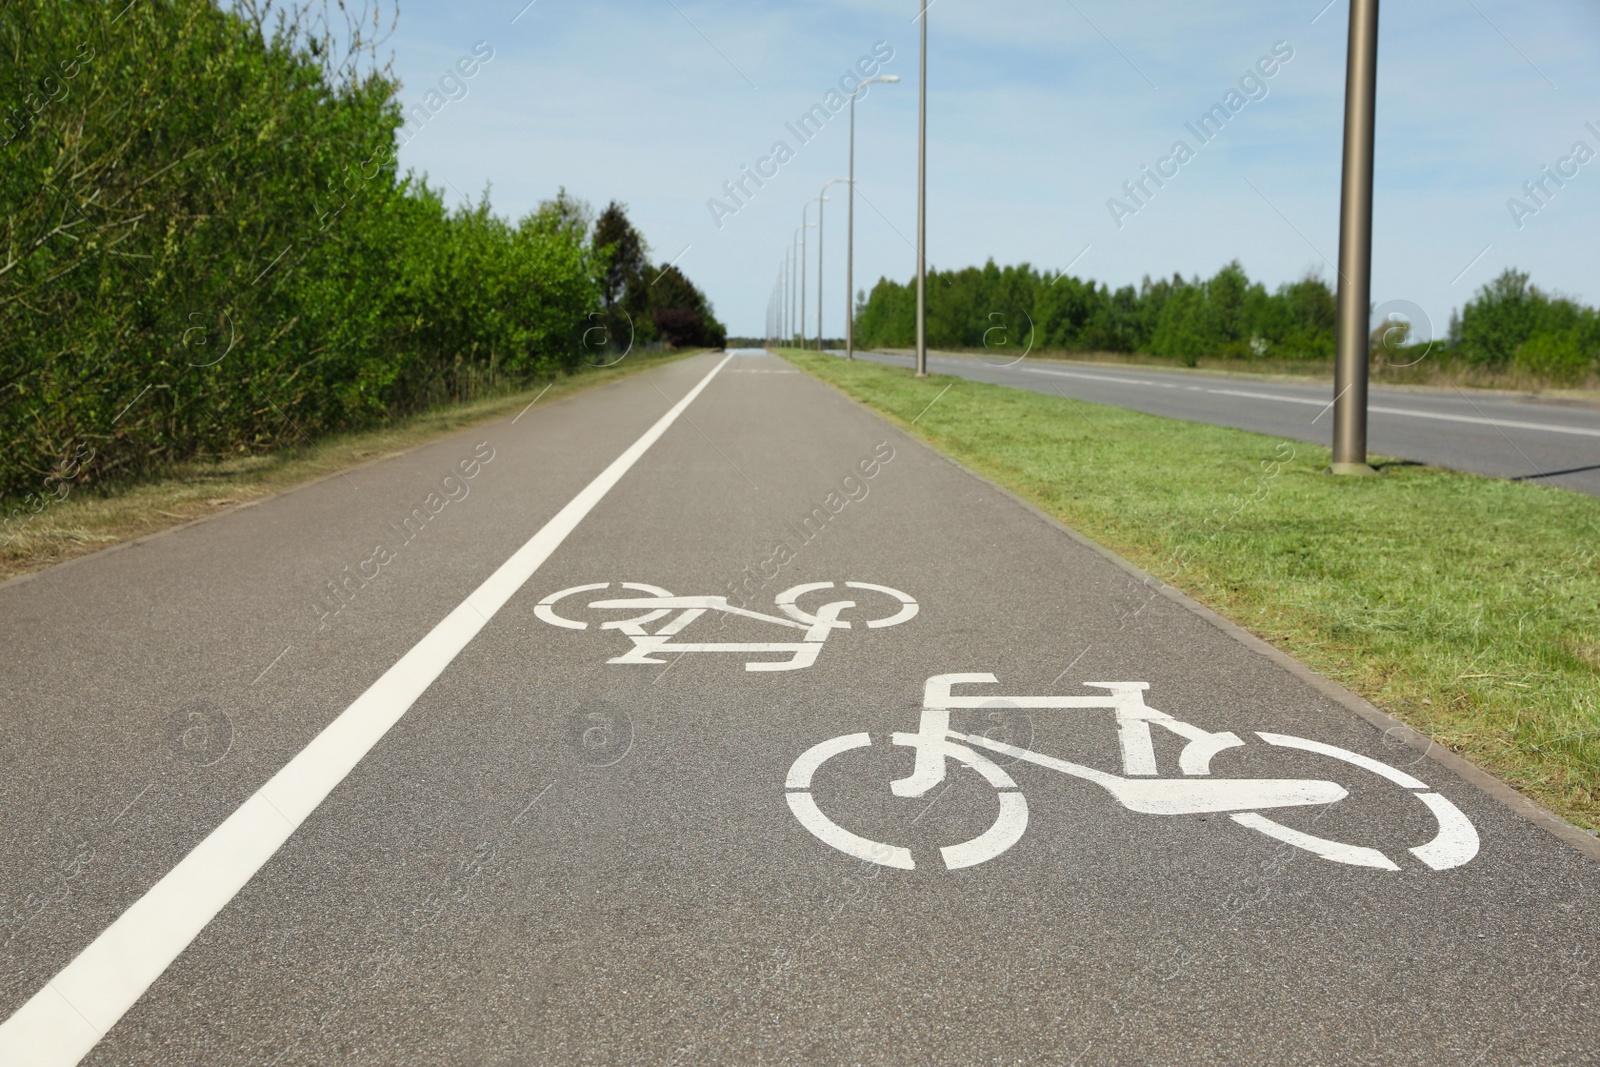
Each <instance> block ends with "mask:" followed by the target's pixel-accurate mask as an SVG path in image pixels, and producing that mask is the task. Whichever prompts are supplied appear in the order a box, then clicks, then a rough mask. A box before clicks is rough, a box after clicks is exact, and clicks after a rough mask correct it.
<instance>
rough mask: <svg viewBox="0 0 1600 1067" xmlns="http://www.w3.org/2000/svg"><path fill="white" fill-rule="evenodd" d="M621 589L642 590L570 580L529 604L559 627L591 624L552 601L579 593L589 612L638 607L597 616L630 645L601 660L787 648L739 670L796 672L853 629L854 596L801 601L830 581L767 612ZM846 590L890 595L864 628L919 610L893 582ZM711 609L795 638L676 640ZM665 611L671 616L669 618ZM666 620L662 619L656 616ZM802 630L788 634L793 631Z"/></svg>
mask: <svg viewBox="0 0 1600 1067" xmlns="http://www.w3.org/2000/svg"><path fill="white" fill-rule="evenodd" d="M616 584H617V585H618V586H619V587H620V588H622V589H631V590H636V591H637V592H640V593H645V594H648V595H646V596H623V597H604V596H601V597H598V598H597V597H596V594H599V593H600V592H601V591H602V590H608V589H610V588H611V586H612V583H610V582H591V583H589V584H588V585H575V586H572V587H570V588H567V589H560V590H557V591H556V592H554V593H551V594H549V595H548V596H546V597H545V598H544V599H542V600H540V601H539V603H538V604H537V605H535V607H534V609H533V613H534V615H535V617H537V618H538V619H539V620H540V621H542V622H546V623H549V624H550V625H551V626H558V627H560V628H562V629H565V630H588V629H590V625H589V623H587V622H585V621H583V620H581V619H573V618H569V617H567V616H565V615H562V614H560V612H558V611H557V609H556V606H557V605H558V604H559V603H560V602H561V601H563V600H565V599H567V598H568V597H575V596H578V595H579V594H583V593H587V594H590V595H589V596H588V597H585V598H583V599H585V600H587V601H588V604H587V606H588V608H589V610H590V611H597V612H607V611H637V612H639V613H640V614H637V615H633V616H631V617H628V618H621V619H612V620H609V621H605V622H601V623H600V624H599V626H598V629H600V630H607V631H615V632H617V633H619V634H622V635H623V636H625V637H627V638H628V640H629V641H631V642H632V643H633V647H632V648H631V649H629V650H628V651H627V652H625V653H623V654H622V655H620V656H612V657H611V658H609V659H607V660H606V662H607V663H614V664H640V663H653V664H657V665H659V664H662V663H668V662H671V661H670V660H667V659H662V658H660V657H661V656H663V655H669V654H671V655H683V654H685V653H689V652H703V653H713V652H722V653H734V654H743V655H746V656H768V655H776V656H782V655H785V654H787V655H788V657H789V658H788V659H776V660H773V659H750V660H747V661H746V662H745V665H744V669H745V670H747V671H752V672H761V671H794V670H804V669H805V668H807V667H810V666H812V665H813V664H814V663H816V661H817V656H818V655H819V654H820V653H821V651H822V646H823V644H824V643H825V642H826V641H827V640H828V638H829V636H830V635H832V634H833V632H834V631H835V630H849V629H852V622H851V620H850V619H847V618H843V617H841V616H842V613H844V612H845V611H849V610H851V609H855V608H856V607H857V604H856V602H855V601H854V600H833V601H829V602H827V603H824V604H821V605H819V606H818V607H817V609H816V610H815V611H810V612H808V611H806V610H805V609H804V608H802V607H801V606H800V604H799V600H800V598H801V597H803V596H807V595H809V594H812V593H817V592H820V591H822V590H824V589H833V588H836V585H835V583H833V582H806V583H804V584H802V585H796V586H793V587H791V588H789V589H785V590H784V591H783V592H781V593H779V594H777V596H776V597H774V598H773V603H774V606H775V607H776V608H777V609H778V611H780V612H782V614H781V615H769V614H767V613H765V612H761V611H753V610H751V609H750V608H747V607H745V606H743V605H734V604H730V603H729V602H728V598H727V597H725V596H674V595H673V594H672V593H669V592H668V591H667V590H665V589H662V588H661V587H660V586H655V585H647V584H644V583H641V582H619V583H616ZM843 588H844V589H860V590H863V591H865V592H869V593H874V594H877V595H879V596H884V597H888V598H890V599H891V600H894V601H895V602H896V605H897V606H896V608H895V610H894V612H893V613H892V614H890V615H887V616H885V617H883V618H876V619H874V618H867V619H864V620H858V621H864V622H865V623H866V628H867V629H869V630H872V629H882V628H885V627H889V626H899V625H900V624H901V623H904V622H909V621H910V620H911V619H913V618H915V617H916V615H917V612H918V611H919V610H920V605H918V604H917V602H916V600H915V599H913V598H912V597H911V596H909V595H908V594H906V593H902V592H901V591H900V590H898V589H891V588H890V587H889V586H886V585H875V584H873V583H871V582H844V583H843ZM711 613H716V614H718V615H721V616H734V617H736V618H742V619H750V620H754V621H756V622H761V623H765V624H767V625H770V626H776V627H779V628H781V629H782V630H785V631H789V632H790V633H791V635H792V636H793V637H796V638H798V640H789V641H715V642H706V641H676V640H674V638H676V637H677V636H678V635H679V634H680V633H682V632H683V631H685V630H687V629H689V627H690V626H691V625H692V624H693V623H694V622H695V621H696V620H697V619H699V618H701V617H702V616H704V615H708V614H711ZM669 616H670V618H669ZM663 619H665V620H666V621H665V622H661V620H663ZM653 623H660V625H659V626H657V627H656V628H655V629H654V631H653V632H652V631H650V630H646V629H645V627H647V626H650V625H651V624H653ZM796 630H798V631H800V632H799V633H798V634H793V631H796Z"/></svg>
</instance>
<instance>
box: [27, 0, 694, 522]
mask: <svg viewBox="0 0 1600 1067" xmlns="http://www.w3.org/2000/svg"><path fill="white" fill-rule="evenodd" d="M262 5H264V6H262ZM337 12H348V13H349V14H348V22H346V23H345V24H344V25H343V26H338V25H335V22H337V19H338V15H337V13H335V8H334V5H332V4H324V6H323V8H322V10H321V11H320V12H319V11H316V10H314V9H312V8H309V7H303V6H302V7H289V8H283V7H278V8H274V7H273V6H272V5H271V3H270V2H269V0H262V2H261V5H258V3H257V2H256V0H234V2H233V3H231V4H229V5H228V6H227V7H226V8H224V7H223V6H221V5H220V4H219V3H217V2H216V0H141V2H139V3H135V4H126V3H115V4H95V3H62V2H60V0H7V2H6V3H5V4H4V5H3V6H0V208H3V211H0V495H10V496H17V495H21V494H25V493H30V492H36V491H38V490H39V489H40V488H41V486H46V487H47V486H48V485H49V484H50V483H51V482H52V481H55V482H59V481H61V480H62V479H63V478H66V477H69V476H70V478H71V479H72V480H74V481H76V482H83V481H92V480H95V479H103V478H106V477H112V476H119V477H120V476H133V475H138V474H142V473H146V472H148V471H151V470H153V469H156V468H159V467H161V466H164V465H166V464H168V463H170V462H172V461H176V460H182V459H187V458H191V457H196V456H203V455H220V454H225V453H236V452H255V451H262V450H267V449H271V448H274V447H279V446H282V445H288V444H295V443H299V442H303V441H305V440H308V439H310V438H314V437H315V436H317V435H318V434H322V433H326V432H329V431H333V430H343V429H351V428H358V427H362V426H367V425H371V424H374V423H377V422H381V421H383V420H385V419H388V418H390V417H393V416H396V415H402V414H405V413H408V412H414V411H417V410H419V409H422V408H425V407H428V406H430V405H433V404H436V403H439V402H445V401H452V400H462V399H467V398H470V397H473V396H479V395H483V394H485V393H487V392H492V391H497V390H503V389H508V388H511V387H513V386H515V385H517V384H520V383H523V382H526V381H528V380H530V379H536V378H543V377H547V376H549V375H552V374H557V373H562V372H566V371H571V370H574V369H578V368H581V366H582V365H583V364H584V363H585V362H586V361H587V362H610V361H612V360H613V359H615V358H616V355H617V353H620V352H621V351H624V350H626V346H628V345H629V344H633V345H642V344H649V343H653V342H663V343H670V344H684V345H698V344H718V343H720V340H719V339H720V337H721V335H722V327H721V326H720V324H718V323H717V321H716V319H715V317H714V315H713V313H712V309H711V306H710V304H709V303H708V302H707V301H706V299H705V297H704V295H703V294H702V293H701V292H700V291H699V290H698V289H696V288H695V286H694V285H693V284H692V283H691V282H690V281H689V280H688V279H687V278H685V277H684V276H683V274H682V273H681V272H679V271H677V270H676V268H670V267H667V266H665V265H663V266H661V267H657V268H651V267H650V266H649V264H648V261H647V259H646V256H647V254H648V248H647V247H646V245H645V242H644V240H643V238H642V237H640V235H639V234H638V232H637V231H636V230H635V229H634V228H633V226H632V225H631V224H630V223H629V222H628V220H627V217H626V214H625V209H624V208H623V206H622V205H619V204H612V205H611V206H610V207H608V208H607V209H606V210H605V211H604V212H603V213H602V214H601V216H600V218H599V219H598V220H595V219H594V218H593V213H592V212H591V211H590V209H589V208H588V207H587V206H586V205H584V204H583V203H582V202H581V201H578V200H575V199H573V198H570V197H568V196H567V194H566V193H565V191H562V192H561V193H559V194H558V195H557V196H556V197H555V198H554V199H552V200H550V201H547V202H546V203H544V204H543V205H541V206H540V207H539V208H538V209H537V210H535V211H533V212H531V213H529V214H528V215H526V216H525V217H523V218H521V219H519V220H517V221H515V222H512V221H509V220H506V219H504V218H501V217H499V216H497V215H496V214H495V213H494V212H493V211H492V210H491V208H490V205H489V201H488V197H487V194H485V195H484V197H483V198H482V199H481V200H480V201H479V202H478V203H477V204H475V205H471V206H465V207H459V208H456V209H453V210H452V209H448V208H447V207H446V206H445V204H444V201H443V197H442V194H441V193H440V192H439V191H436V190H434V189H431V188H429V187H428V185H427V184H426V183H425V181H423V180H421V179H419V178H417V177H415V176H413V175H410V174H405V175H402V174H401V173H400V172H399V168H398V166H397V163H396V158H395V153H396V141H397V138H396V132H397V130H398V129H399V128H400V126H401V125H402V122H403V116H402V114H401V109H400V105H399V101H398V93H399V88H400V87H399V83H398V82H397V81H396V80H395V79H394V77H392V76H391V75H390V74H389V72H388V71H387V69H386V68H380V67H379V66H378V64H377V62H376V45H375V43H374V42H372V41H371V40H367V39H364V38H363V36H362V34H363V32H369V31H370V28H371V27H372V26H373V24H374V21H375V20H374V14H375V13H374V12H373V11H372V10H371V9H368V10H365V11H360V12H357V11H355V9H354V7H353V6H351V7H348V8H347V6H346V4H344V3H338V4H337ZM363 26H364V27H367V30H366V31H364V30H363V29H362V27H363Z"/></svg>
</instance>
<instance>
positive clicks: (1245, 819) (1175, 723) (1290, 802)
mask: <svg viewBox="0 0 1600 1067" xmlns="http://www.w3.org/2000/svg"><path fill="white" fill-rule="evenodd" d="M997 681H998V680H997V679H996V678H995V676H994V675H992V674H939V675H935V676H933V677H932V678H929V679H928V681H927V684H926V686H925V688H924V691H923V707H922V723H921V727H920V728H919V729H918V731H917V732H916V733H914V734H913V733H896V734H893V735H891V738H890V740H891V741H892V742H893V743H894V744H895V745H900V746H904V747H907V748H911V749H913V750H915V754H916V761H915V763H914V764H913V767H912V771H911V774H910V776H908V777H906V778H901V779H898V780H894V781H891V782H889V788H890V791H891V792H892V793H893V794H894V795H895V796H897V797H920V796H924V795H926V794H927V793H928V792H929V790H931V789H933V788H934V787H935V786H937V785H939V784H940V783H941V782H943V781H944V780H945V774H946V768H947V766H948V764H949V761H951V760H955V761H956V762H957V763H958V764H962V765H964V766H966V767H967V768H969V769H971V770H973V771H975V772H977V773H978V774H979V775H981V776H982V778H983V779H984V780H985V781H986V782H987V783H988V784H989V785H990V786H992V787H993V788H994V789H995V790H996V792H997V798H998V800H999V812H998V814H997V815H996V817H995V820H994V823H993V825H991V826H990V827H989V828H988V829H987V830H985V831H984V832H983V833H981V834H979V835H978V836H977V837H974V838H972V839H971V840H968V841H963V842H961V843H960V844H956V845H950V846H948V847H945V848H941V849H940V850H939V851H940V855H941V857H942V858H943V860H944V865H945V867H946V868H947V869H949V870H957V869H959V868H962V867H971V866H974V865H976V864H979V863H983V862H985V861H986V860H991V859H994V858H995V857H996V856H998V855H1000V854H1001V853H1003V852H1005V851H1006V850H1007V849H1009V848H1010V847H1011V846H1012V845H1015V844H1016V843H1017V841H1018V840H1019V839H1021V837H1022V834H1023V831H1025V830H1026V829H1027V828H1028V801H1027V799H1026V798H1025V797H1024V796H1023V795H1022V793H1021V791H1020V790H1019V788H1018V786H1017V783H1016V782H1015V781H1014V780H1013V779H1012V777H1011V776H1010V775H1009V774H1007V773H1006V771H1005V769H1004V768H1002V767H1000V766H999V765H998V764H996V763H995V762H994V760H992V759H991V758H989V757H987V756H984V755H981V754H980V753H978V752H977V751H975V750H974V748H973V747H972V746H977V747H981V748H986V749H988V750H990V751H992V752H997V753H1000V754H1001V755H1004V756H1008V757H1010V758H1011V759H1013V760H1016V761H1019V762H1026V763H1031V764H1034V765H1035V766H1039V767H1046V768H1049V769H1050V770H1053V771H1060V772H1061V773H1063V774H1069V775H1072V776H1074V777H1077V778H1083V779H1085V780H1087V781H1090V782H1093V783H1095V784H1096V785H1098V786H1100V787H1102V788H1103V789H1105V790H1106V791H1107V792H1109V793H1110V794H1111V795H1112V797H1114V798H1115V799H1116V800H1117V801H1118V802H1119V803H1121V804H1122V806H1123V807H1125V808H1127V809H1128V810H1129V811H1134V812H1139V813H1142V814H1146V815H1193V814H1200V813H1206V812H1227V813H1230V817H1231V818H1232V819H1233V821H1234V822H1236V823H1238V824H1239V825H1241V826H1245V827H1249V828H1250V829H1252V830H1258V831H1260V832H1261V833H1263V834H1266V835H1267V836H1268V837H1271V838H1275V839H1276V840H1278V841H1281V842H1283V843H1285V844H1288V845H1293V846H1294V847H1296V848H1302V849H1305V850H1306V851H1307V852H1311V853H1314V854H1315V855H1318V856H1321V857H1322V858H1323V859H1326V860H1331V861H1333V862H1334V863H1345V864H1351V865H1353V866H1357V867H1374V868H1378V869H1380V870H1387V871H1397V870H1399V869H1400V865H1399V864H1398V863H1396V862H1395V861H1394V860H1393V859H1391V858H1390V857H1389V856H1388V855H1386V854H1385V853H1384V852H1383V851H1381V850H1380V849H1377V848H1372V847H1368V846H1366V845H1360V844H1350V843H1347V842H1343V841H1334V840H1330V839H1328V838H1324V837H1316V836H1313V835H1312V834H1308V833H1305V832H1304V831H1301V830H1296V829H1294V828H1292V827H1289V826H1285V825H1284V824H1282V823H1280V822H1277V821H1275V820H1273V819H1270V818H1268V817H1267V816H1265V815H1263V814H1261V813H1262V812H1263V811H1269V810H1273V809H1277V808H1289V807H1305V806H1311V805H1319V804H1333V803H1336V802H1338V801H1340V800H1342V799H1344V798H1345V797H1346V796H1348V795H1349V792H1348V790H1346V789H1345V788H1344V787H1343V786H1341V785H1339V784H1338V783H1336V782H1331V781H1320V780H1315V779H1299V778H1210V777H1208V775H1209V774H1210V773H1211V759H1212V757H1213V756H1215V755H1216V754H1217V753H1219V752H1222V751H1224V750H1226V749H1230V748H1236V747H1238V746H1240V745H1243V744H1245V741H1243V740H1242V739H1240V738H1239V736H1238V735H1236V734H1233V733H1228V732H1221V733H1213V732H1211V731H1208V730H1203V729H1201V728H1200V727H1198V726H1193V725H1191V724H1189V723H1186V722H1180V721H1179V720H1177V719H1175V718H1173V717H1172V716H1171V715H1168V714H1167V713H1166V712H1163V711H1158V710H1156V709H1155V708H1152V707H1150V706H1148V705H1147V704H1145V702H1144V691H1145V690H1146V689H1148V688H1149V686H1148V685H1147V684H1146V683H1144V682H1087V683H1085V684H1086V685H1087V686H1089V687H1091V688H1095V689H1103V690H1106V692H1104V693H1100V694H1096V695H1093V696H1008V697H1000V698H996V697H995V696H994V695H993V694H992V693H985V694H983V695H961V696H957V695H955V694H953V693H952V692H951V687H952V686H955V685H992V684H996V683H997ZM997 704H1000V705H1006V706H1010V707H1015V708H1031V709H1041V710H1043V709H1052V710H1067V709H1075V708H1085V709H1091V708H1092V709H1102V710H1107V711H1112V712H1114V713H1115V718H1116V725H1117V738H1118V741H1119V743H1120V747H1121V752H1122V774H1110V773H1108V772H1106V771H1100V770H1095V769H1094V768H1092V767H1085V766H1082V765H1081V764H1077V763H1069V762H1068V761H1066V760H1063V759H1057V758H1055V757H1054V756H1046V755H1044V754H1042V753H1039V752H1033V751H1030V750H1028V749H1025V748H1018V747H1016V746H1014V745H1009V744H1005V743H1003V742H1000V741H994V740H991V739H990V738H987V737H984V736H982V735H979V734H970V733H962V732H960V731H957V730H955V729H952V728H951V726H950V712H951V711H953V710H959V709H980V708H992V707H995V706H996V705H997ZM1152 725H1155V726H1160V727H1163V728H1164V729H1166V730H1169V731H1171V732H1172V733H1174V734H1177V735H1178V736H1179V737H1180V738H1183V739H1185V740H1186V741H1187V742H1188V744H1186V745H1184V746H1183V748H1182V750H1181V751H1180V753H1179V755H1178V770H1179V771H1181V772H1182V776H1181V777H1170V778H1163V777H1157V773H1158V771H1157V766H1156V753H1155V745H1154V742H1153V740H1152V737H1151V732H1150V727H1151V726H1152ZM1256 736H1257V737H1259V738H1260V739H1261V740H1262V741H1265V742H1266V743H1267V744H1269V745H1276V746H1278V747H1280V748H1287V749H1298V750H1300V751H1301V752H1306V753H1311V754H1314V755H1318V756H1326V757H1329V758H1331V759H1334V760H1338V761H1340V762H1341V763H1342V764H1344V768H1341V769H1342V770H1347V769H1348V768H1351V767H1354V768H1356V769H1358V770H1361V771H1364V772H1367V773H1369V774H1373V775H1377V776H1378V777H1379V778H1383V779H1386V780H1388V781H1389V782H1391V783H1393V784H1394V785H1397V786H1400V787H1401V788H1402V789H1405V790H1408V791H1409V792H1410V794H1411V795H1412V796H1414V797H1415V798H1416V800H1417V801H1418V802H1419V803H1421V804H1422V805H1423V806H1424V807H1425V808H1426V809H1427V811H1428V813H1429V814H1430V815H1431V816H1432V821H1433V823H1434V824H1435V825H1436V826H1437V827H1438V830H1437V833H1436V834H1435V835H1434V837H1433V838H1432V840H1430V841H1427V842H1426V843H1424V844H1420V845H1417V846H1415V847H1413V848H1411V849H1409V851H1410V853H1411V854H1412V855H1413V856H1415V857H1416V858H1417V859H1418V860H1421V861H1422V862H1423V863H1424V864H1426V865H1427V866H1428V867H1431V868H1432V869H1433V870H1436V871H1443V870H1448V869H1449V868H1451V867H1459V866H1461V865H1462V864H1464V863H1466V862H1468V861H1469V860H1471V859H1472V858H1473V857H1474V856H1476V855H1477V854H1478V833H1477V830H1475V829H1474V828H1473V825H1472V823H1471V822H1470V821H1469V820H1468V819H1467V817H1466V816H1465V815H1464V814H1462V812H1461V809H1459V808H1457V807H1456V806H1455V805H1454V804H1452V803H1451V802H1450V801H1449V800H1447V799H1445V798H1444V797H1443V796H1441V795H1440V794H1439V793H1436V792H1433V791H1431V790H1429V788H1428V786H1427V785H1426V784H1424V783H1423V782H1421V781H1419V780H1418V779H1416V778H1414V777H1412V776H1411V775H1410V774H1407V773H1406V772H1404V771H1400V770H1396V769H1395V768H1393V767H1390V766H1389V765H1387V764H1385V763H1380V762H1379V761H1377V760H1375V759H1371V758H1369V757H1367V756H1363V755H1360V754H1359V753H1355V752H1351V751H1349V750H1347V749H1343V748H1338V747H1336V746H1334V745H1327V744H1323V743H1321V742H1320V741H1308V740H1306V739H1305V738H1301V737H1290V736H1288V735H1285V734H1274V733H1262V732H1257V734H1256ZM870 744H872V739H871V738H870V737H869V736H868V735H867V734H865V733H857V734H846V735H843V736H840V737H834V738H830V739H829V740H827V741H823V742H821V743H819V744H816V745H813V746H812V747H811V748H809V749H807V750H806V751H805V752H803V753H802V754H801V755H800V758H799V759H797V760H795V761H794V764H793V765H792V766H791V767H790V768H789V775H788V778H787V780H786V781H785V783H784V785H785V788H786V789H787V790H788V799H789V809H790V810H791V811H793V812H794V815H795V818H797V819H799V820H800V823H801V825H802V826H804V827H805V828H806V829H807V830H810V831H811V832H812V833H813V834H815V835H816V836H817V837H818V838H820V839H821V840H822V841H824V842H825V843H827V844H829V845H831V846H833V847H834V848H836V849H838V850H839V851H840V852H844V853H847V854H849V855H851V856H855V857H857V858H859V859H863V860H869V861H871V862H873V863H881V864H883V865H884V866H886V867H898V868H900V869H902V870H908V871H909V870H915V869H916V863H915V862H914V861H913V858H912V855H911V850H910V849H908V848H906V847H904V846H901V845H894V844H890V843H886V842H882V841H873V840H870V839H868V838H865V837H862V836H859V835H857V834H854V833H852V832H851V831H849V830H847V829H845V828H844V827H842V826H840V825H839V824H838V823H836V822H834V821H833V820H832V819H830V818H829V817H828V816H827V815H825V814H824V813H823V811H822V809H821V808H820V807H819V806H818V805H817V802H816V800H815V799H813V797H812V794H811V783H812V779H813V777H814V776H815V775H816V773H817V770H818V769H819V768H820V767H822V766H823V764H825V763H827V762H828V761H829V760H831V759H833V758H834V757H836V756H839V755H841V754H842V753H846V752H850V751H853V750H856V749H862V748H866V747H867V746H869V745H870Z"/></svg>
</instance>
